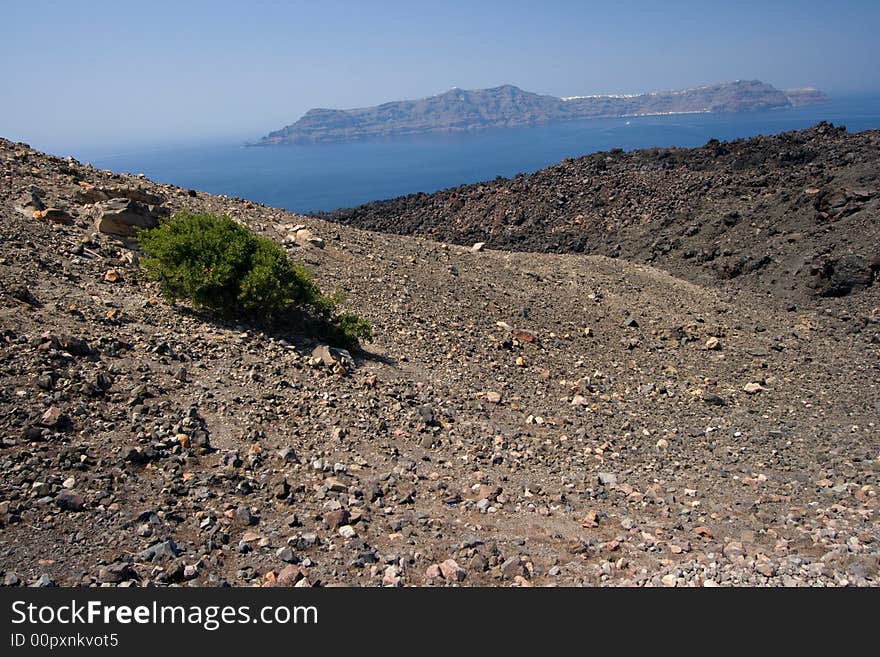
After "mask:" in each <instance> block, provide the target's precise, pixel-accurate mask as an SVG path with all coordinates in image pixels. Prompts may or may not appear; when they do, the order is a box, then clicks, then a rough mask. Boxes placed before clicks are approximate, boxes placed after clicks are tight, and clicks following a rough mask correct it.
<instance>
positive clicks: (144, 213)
mask: <svg viewBox="0 0 880 657" xmlns="http://www.w3.org/2000/svg"><path fill="white" fill-rule="evenodd" d="M98 213H99V214H98V231H100V232H102V233H107V234H109V235H119V236H121V237H131V236H133V235H134V234H135V233H136V232H137V230H138V229H141V228H155V227H156V226H158V225H159V217H161V216H162V215H164V214H166V212H165V210H164V209H163V208H160V207H156V206H149V205H145V204H144V203H141V202H140V201H133V200H131V199H128V198H114V199H110V200H109V201H105V202H103V203H99V204H98Z"/></svg>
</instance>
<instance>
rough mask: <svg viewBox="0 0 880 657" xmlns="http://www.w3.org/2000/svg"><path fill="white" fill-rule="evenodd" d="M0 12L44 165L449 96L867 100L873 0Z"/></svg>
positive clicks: (874, 54) (265, 4)
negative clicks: (753, 86)
mask: <svg viewBox="0 0 880 657" xmlns="http://www.w3.org/2000/svg"><path fill="white" fill-rule="evenodd" d="M0 17H2V23H3V25H4V29H3V36H2V39H0V89H2V90H3V91H2V94H3V99H2V102H0V136H4V137H8V138H13V139H17V140H23V141H28V142H29V143H31V144H32V145H33V146H36V147H40V148H44V149H48V150H51V151H53V152H63V151H64V149H66V148H71V149H73V148H79V147H82V146H88V147H90V148H93V147H96V146H114V147H122V146H125V145H134V144H138V145H140V144H149V143H156V144H167V143H170V142H174V141H179V140H191V139H214V138H225V137H228V138H236V139H238V138H241V139H246V138H256V137H259V136H261V135H263V134H265V133H266V132H269V131H270V130H273V129H276V128H279V127H281V126H282V125H285V124H288V123H292V122H293V121H294V120H296V119H297V118H299V116H300V115H301V114H302V113H303V112H304V111H306V110H307V109H309V108H310V107H357V106H365V105H373V104H377V103H380V102H384V101H387V100H396V99H402V98H414V97H421V96H427V95H431V94H435V93H439V92H442V91H445V90H447V89H449V88H450V87H453V86H458V87H463V88H483V87H490V86H496V85H499V84H503V83H513V84H516V85H518V86H520V87H523V88H524V89H527V90H529V91H536V92H542V93H550V94H554V95H575V94H587V93H605V92H609V93H610V92H634V91H646V90H652V89H669V88H677V87H686V86H692V85H696V84H702V83H707V82H719V81H727V80H734V79H740V78H748V79H751V78H759V79H761V80H764V81H766V82H770V83H772V84H774V85H776V86H778V87H787V86H798V85H814V86H817V87H819V88H821V89H823V90H826V91H828V92H830V93H832V94H846V93H852V92H860V91H878V90H880V66H878V65H877V64H878V62H880V46H878V34H877V30H878V26H880V0H863V1H850V2H846V1H841V2H828V1H825V2H818V1H811V0H796V1H774V0H763V1H760V2H753V1H751V0H737V1H725V2H714V1H711V0H703V1H702V2H684V1H676V0H665V1H662V2H661V1H654V2H644V1H643V2H635V1H625V0H614V1H613V2H611V1H609V0H605V1H603V2H589V1H585V0H584V1H580V2H577V1H570V2H564V1H562V0H559V1H554V0H542V1H540V2H539V1H537V0H528V1H520V0H502V1H494V0H492V1H490V0H468V1H466V2H453V1H450V2H445V1H443V0H435V1H433V2H422V1H421V0H410V1H408V2H397V1H387V2H371V1H369V0H361V1H360V2H336V1H334V0H317V1H316V0H309V1H308V2H299V1H294V0H291V1H286V2H283V1H280V0H279V1H269V0H247V1H244V0H242V1H231V0H210V1H204V2H203V1H192V2H186V1H184V0H177V1H166V0H150V1H144V0H141V1H139V2H128V1H126V0H113V1H104V0H89V1H76V0H68V1H63V0H59V1H57V2H49V1H48V0H25V1H19V0H0Z"/></svg>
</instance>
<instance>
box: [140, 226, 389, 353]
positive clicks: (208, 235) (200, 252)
mask: <svg viewBox="0 0 880 657" xmlns="http://www.w3.org/2000/svg"><path fill="white" fill-rule="evenodd" d="M138 243H139V244H140V246H141V248H142V249H143V251H144V253H145V255H146V257H145V258H144V259H143V264H144V268H145V269H146V271H147V273H148V274H149V276H150V277H151V278H152V279H153V280H155V281H157V282H158V283H159V287H160V290H161V293H162V295H163V296H164V297H165V298H167V299H169V300H170V301H171V302H172V303H173V302H175V301H177V300H179V299H186V300H188V301H190V302H192V303H193V305H195V306H197V307H201V308H206V309H208V310H211V311H213V312H215V313H217V314H219V315H221V316H223V317H249V318H254V319H259V320H262V321H274V320H278V319H281V318H282V317H283V316H284V315H285V314H286V313H287V311H289V310H290V309H291V308H294V307H299V308H303V309H307V310H309V311H311V312H312V313H313V314H316V315H318V316H319V317H320V318H321V319H323V320H325V321H326V322H328V323H329V324H330V325H331V326H332V327H333V329H332V330H331V331H329V332H331V333H333V334H334V335H336V336H337V337H338V339H339V340H340V341H342V342H344V343H345V344H346V346H354V345H356V344H357V342H358V341H359V340H361V339H363V340H369V339H370V338H371V337H372V332H371V330H370V325H369V323H367V321H366V320H364V319H363V318H361V317H358V316H357V315H352V314H349V313H341V314H338V315H337V314H335V311H336V307H337V305H338V304H339V303H340V301H341V298H340V297H339V296H327V295H324V294H322V293H321V290H320V288H319V287H318V284H317V283H315V281H314V279H313V278H312V276H311V274H309V272H308V271H307V270H306V269H305V267H303V266H302V265H300V264H296V263H293V262H291V260H290V259H289V258H288V257H287V254H286V253H285V252H284V250H283V249H282V248H281V247H280V246H279V245H278V244H276V243H275V242H273V241H271V240H268V239H266V238H264V237H259V236H257V235H255V234H253V233H252V232H251V231H249V230H248V229H247V228H245V227H244V226H242V225H240V224H237V223H236V222H234V221H233V220H232V219H230V218H229V217H227V216H225V215H223V216H216V215H212V214H208V213H197V212H188V211H184V212H178V213H176V214H175V215H174V216H173V217H172V218H171V219H167V220H164V221H163V222H162V223H161V224H160V225H159V226H158V227H157V228H153V229H151V230H144V231H141V232H140V233H138Z"/></svg>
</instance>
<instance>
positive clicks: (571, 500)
mask: <svg viewBox="0 0 880 657" xmlns="http://www.w3.org/2000/svg"><path fill="white" fill-rule="evenodd" d="M612 157H615V156H612ZM113 199H124V200H116V201H114V200H113ZM609 202H612V203H613V201H609ZM135 204H137V205H135ZM808 207H811V206H808ZM829 207H830V205H829ZM181 208H192V209H206V210H210V211H213V212H224V213H227V214H229V215H230V216H232V217H233V218H235V219H237V220H239V221H242V222H245V223H247V224H248V225H249V226H250V227H251V228H253V229H254V230H256V231H258V232H259V233H261V234H263V235H265V236H267V237H271V238H273V239H276V240H278V241H279V242H281V243H283V244H284V245H285V247H286V248H287V249H289V250H290V252H291V254H292V255H293V256H294V257H295V258H297V259H299V260H302V261H304V262H305V263H306V264H308V265H309V266H310V267H312V268H313V269H314V271H315V273H316V276H317V279H318V281H319V283H320V284H321V286H322V288H324V289H327V290H332V289H334V288H341V289H344V290H345V291H346V292H347V293H348V296H349V301H348V305H349V307H350V308H351V309H352V310H354V311H355V312H358V313H360V314H362V315H364V316H365V317H367V318H368V319H369V320H370V321H371V322H372V324H373V327H374V330H375V333H376V340H375V342H374V343H372V344H368V345H366V350H365V351H364V352H360V353H353V354H346V353H342V352H339V351H337V350H332V349H329V348H327V347H326V346H323V345H320V344H316V343H314V342H313V341H311V340H309V339H308V338H307V337H304V336H298V335H287V334H279V333H273V332H267V331H263V330H259V329H257V328H255V327H253V326H248V325H243V324H234V323H224V322H219V321H216V320H213V319H211V318H210V317H206V316H203V315H201V314H199V313H196V312H193V311H192V310H190V309H188V308H186V307H171V306H169V305H167V304H166V303H164V302H162V301H159V300H158V299H157V298H156V289H155V288H154V286H153V285H152V284H150V283H149V282H147V281H145V280H144V279H143V276H142V273H141V271H140V270H139V268H138V264H137V261H138V253H137V250H136V249H134V248H133V246H132V244H131V243H130V242H128V241H126V237H125V236H124V235H114V234H110V233H106V232H102V231H101V230H100V227H101V222H102V220H103V219H104V217H105V216H109V215H111V214H113V213H117V217H118V215H119V213H120V212H122V211H123V210H124V211H125V212H131V213H132V214H133V216H131V217H129V218H128V219H124V220H120V221H121V223H122V224H123V225H125V224H127V223H128V222H137V221H140V222H150V221H152V220H154V219H155V218H156V217H158V216H162V215H163V214H167V213H169V212H173V211H174V210H177V209H181ZM50 210H51V211H50ZM812 211H813V210H811V212H812ZM119 223H120V222H117V223H116V224H113V225H119ZM105 228H106V227H105ZM303 231H307V232H308V235H305V234H304V233H303ZM299 237H302V238H301V239H300V238H299ZM0 238H2V239H0V299H2V302H0V436H2V443H0V462H2V472H3V476H2V477H0V575H2V581H3V583H4V584H6V585H10V586H13V585H30V586H49V585H53V584H57V585H64V586H73V585H83V586H134V585H137V586H147V585H190V586H193V585H208V586H211V585H221V584H224V583H229V584H232V585H236V586H251V585H264V586H319V585H321V586H323V585H364V586H403V585H442V586H462V585H463V586H468V585H503V586H548V585H549V586H552V585H637V586H719V585H721V586H729V585H790V586H799V585H833V586H840V585H847V584H849V585H862V586H868V585H876V584H877V583H878V581H880V579H878V578H880V575H878V560H880V531H878V523H877V510H878V499H877V488H878V477H880V452H878V432H877V425H876V421H877V409H878V399H880V397H878V390H877V383H876V382H877V381H878V379H880V377H878V376H877V373H878V346H877V343H876V342H872V336H876V335H877V332H878V323H877V322H878V317H877V314H876V313H874V314H871V313H870V312H862V310H860V308H861V306H860V305H859V303H857V302H856V300H857V299H862V298H865V297H864V296H863V295H864V294H867V292H863V293H861V294H860V295H850V296H847V297H841V298H833V299H829V304H830V305H829V306H828V308H826V309H813V308H810V307H804V308H798V309H796V310H791V309H786V307H785V304H782V303H776V302H772V301H768V299H767V297H766V295H762V294H757V293H755V292H754V291H753V290H751V289H749V288H748V287H744V288H742V289H732V288H725V287H716V286H713V285H700V284H695V283H693V282H687V281H685V280H682V279H681V278H677V277H675V276H673V275H671V274H669V273H666V272H664V271H662V270H659V269H656V268H654V267H651V266H648V265H645V264H639V263H633V262H629V261H627V260H625V259H624V258H615V259H611V258H607V257H602V256H585V255H579V254H552V253H536V254H532V253H516V252H508V251H501V250H495V249H493V248H492V247H493V243H492V242H491V241H489V243H488V244H487V245H486V246H485V247H484V248H482V249H472V248H471V247H470V245H468V246H459V245H455V244H449V243H444V242H438V241H430V240H427V239H424V238H420V237H401V236H396V235H389V234H382V233H373V232H366V231H362V230H359V229H356V228H351V227H346V226H342V225H338V224H332V223H327V222H324V221H321V220H318V219H314V218H307V217H299V216H294V215H290V214H288V213H286V212H283V211H280V210H276V209H273V208H269V207H265V206H262V205H259V204H257V203H253V202H250V201H247V200H244V199H237V198H229V197H223V196H210V195H207V194H203V193H201V192H196V191H190V190H184V189H179V188H176V187H172V186H168V185H160V184H156V183H152V182H151V181H149V180H146V179H144V178H142V177H136V176H127V175H121V174H115V173H112V172H109V171H101V170H97V169H94V168H92V167H90V166H88V165H84V164H81V163H79V162H76V161H75V160H72V159H62V158H57V157H53V156H48V155H44V154H42V153H38V152H36V151H33V150H32V149H30V148H28V147H27V146H25V145H23V144H15V143H11V142H7V141H0ZM855 318H858V320H859V327H860V328H859V330H858V331H853V330H850V329H851V327H852V326H853V325H854V324H855Z"/></svg>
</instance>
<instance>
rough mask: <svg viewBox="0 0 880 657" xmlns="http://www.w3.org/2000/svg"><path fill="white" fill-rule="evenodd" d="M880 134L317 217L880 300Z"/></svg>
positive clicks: (648, 163) (666, 152)
mask: <svg viewBox="0 0 880 657" xmlns="http://www.w3.org/2000/svg"><path fill="white" fill-rule="evenodd" d="M878 162H880V131H876V130H870V131H866V132H861V133H848V132H846V130H845V128H842V127H834V126H832V125H829V124H827V123H823V124H819V125H817V126H815V127H813V128H810V129H808V130H800V131H793V132H785V133H781V134H778V135H769V136H760V137H754V138H751V139H740V140H736V141H732V142H718V141H717V140H712V141H710V142H708V143H707V144H706V145H705V146H703V147H702V148H693V149H680V148H657V149H644V150H636V151H631V152H624V151H621V150H618V151H610V152H601V153H594V154H592V155H587V156H585V157H581V158H577V159H569V160H565V161H564V162H561V163H560V164H557V165H554V166H551V167H549V168H547V169H543V170H541V171H538V172H536V173H532V174H521V175H518V176H516V177H514V178H510V179H506V178H497V179H496V180H493V181H487V182H483V183H478V184H473V185H461V186H459V187H455V188H452V189H447V190H443V191H440V192H436V193H434V194H411V195H409V196H404V197H400V198H396V199H389V200H386V201H376V202H373V203H368V204H366V205H362V206H360V207H357V208H351V209H343V210H337V211H335V212H332V213H325V214H323V215H319V216H321V217H323V218H325V219H330V220H333V221H337V222H340V223H344V224H348V225H352V226H357V227H360V228H367V229H370V230H380V231H387V232H393V233H399V234H414V235H421V236H424V237H429V238H431V239H438V240H445V241H450V242H456V243H459V244H472V243H474V242H484V243H485V244H486V245H487V247H488V248H497V249H511V250H517V251H544V252H556V253H590V254H601V255H606V256H609V257H615V258H623V259H627V260H633V261H637V262H642V263H645V264H650V265H653V266H657V267H661V268H663V269H665V270H669V271H671V272H673V273H675V274H677V275H679V276H682V277H684V278H686V279H688V280H691V281H693V282H695V283H699V284H703V285H709V286H713V287H715V286H721V287H725V288H727V289H730V290H740V289H743V288H746V289H751V290H754V291H756V292H759V293H762V294H765V295H768V296H770V297H773V298H774V299H777V300H779V301H780V302H783V303H788V304H791V305H794V306H809V307H817V306H819V305H823V304H824V305H828V304H831V305H832V306H833V305H834V304H833V299H834V298H838V297H843V296H846V295H848V294H850V293H851V292H853V291H855V292H864V294H861V295H856V296H861V298H862V299H863V303H862V306H861V308H862V310H865V311H866V310H870V309H871V308H873V307H875V306H877V305H878V304H880V295H878V292H877V290H878V286H876V285H874V281H875V279H876V278H877V275H878V271H880V253H878V251H877V244H878V243H880V222H878V219H877V218H878V215H880V177H878V176H880V174H878V168H877V163H878Z"/></svg>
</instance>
